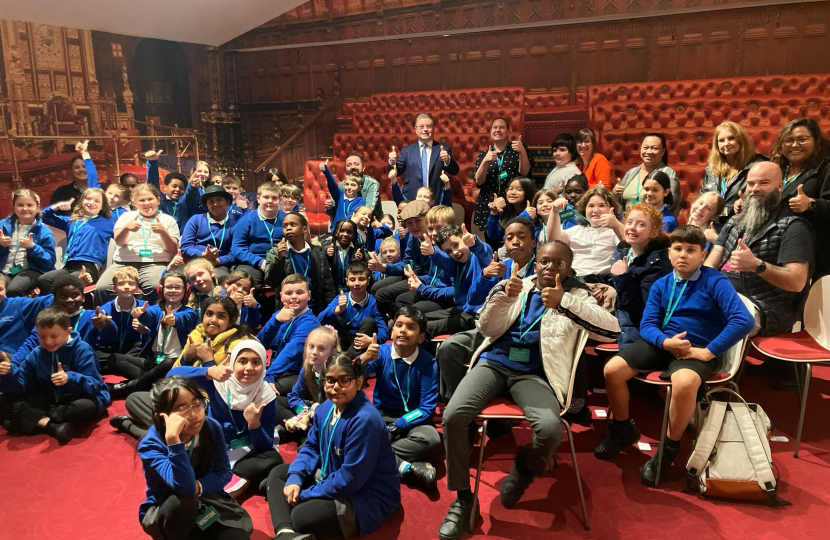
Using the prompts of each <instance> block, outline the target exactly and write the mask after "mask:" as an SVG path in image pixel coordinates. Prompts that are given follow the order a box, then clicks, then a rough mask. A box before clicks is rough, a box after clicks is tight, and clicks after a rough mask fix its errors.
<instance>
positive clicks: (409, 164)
mask: <svg viewBox="0 0 830 540" xmlns="http://www.w3.org/2000/svg"><path fill="white" fill-rule="evenodd" d="M442 148H443V149H445V150H446V151H447V153H448V154H449V155H450V163H449V165H444V162H443V161H441V158H440V155H441V149H442ZM395 168H396V169H397V172H398V176H404V182H403V196H404V197H405V198H406V200H408V201H414V200H415V197H416V195H417V194H418V190H419V189H420V188H422V187H423V186H424V180H423V174H422V172H421V144H420V142H414V143H412V144H408V145H406V146H404V147H403V148H401V153H400V154H398V161H397V163H395ZM390 169H391V167H390ZM442 171H446V172H447V174H453V175H454V174H458V163H456V161H455V160H454V159H453V158H452V148H450V146H449V145H448V144H442V143H439V142H438V141H433V142H432V153H431V154H430V156H429V178H428V182H427V186H429V188H430V189H432V193H433V194H434V195H435V200H436V201H440V200H442V198H443V195H444V183H443V182H442V181H441V172H442Z"/></svg>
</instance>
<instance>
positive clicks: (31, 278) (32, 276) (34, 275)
mask: <svg viewBox="0 0 830 540" xmlns="http://www.w3.org/2000/svg"><path fill="white" fill-rule="evenodd" d="M41 275H42V274H41V273H40V272H38V271H37V270H32V269H31V268H27V269H26V270H23V271H22V272H20V273H19V274H17V275H15V276H13V277H12V276H10V275H8V274H3V280H5V282H6V296H8V297H9V298H11V297H12V296H26V295H27V294H29V292H31V290H32V289H34V288H35V287H37V281H38V279H39V278H40V276H41Z"/></svg>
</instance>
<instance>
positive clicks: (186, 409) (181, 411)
mask: <svg viewBox="0 0 830 540" xmlns="http://www.w3.org/2000/svg"><path fill="white" fill-rule="evenodd" d="M207 406H208V404H207V401H205V400H203V399H197V400H196V402H195V403H193V405H181V406H179V407H176V408H175V409H173V412H174V413H176V414H178V415H179V416H189V415H190V413H192V412H198V411H199V410H200V409H201V410H202V411H204V410H206V409H207Z"/></svg>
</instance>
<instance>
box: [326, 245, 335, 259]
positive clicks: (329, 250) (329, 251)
mask: <svg viewBox="0 0 830 540" xmlns="http://www.w3.org/2000/svg"><path fill="white" fill-rule="evenodd" d="M326 255H328V256H329V257H334V244H331V245H330V246H329V247H327V248H326Z"/></svg>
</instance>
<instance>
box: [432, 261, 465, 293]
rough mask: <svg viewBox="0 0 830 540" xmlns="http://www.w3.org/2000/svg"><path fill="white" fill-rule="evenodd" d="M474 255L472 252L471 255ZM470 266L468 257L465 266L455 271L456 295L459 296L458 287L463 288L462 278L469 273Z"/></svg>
mask: <svg viewBox="0 0 830 540" xmlns="http://www.w3.org/2000/svg"><path fill="white" fill-rule="evenodd" d="M472 256H473V254H472V253H470V257H472ZM468 266H470V259H467V262H465V263H464V266H462V267H461V268H460V269H459V270H457V271H456V272H455V296H456V297H457V296H458V289H460V288H461V280H462V279H464V275H465V274H466V273H467V267H468ZM437 268H438V267H436V270H437Z"/></svg>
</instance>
